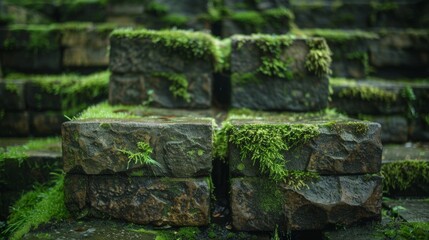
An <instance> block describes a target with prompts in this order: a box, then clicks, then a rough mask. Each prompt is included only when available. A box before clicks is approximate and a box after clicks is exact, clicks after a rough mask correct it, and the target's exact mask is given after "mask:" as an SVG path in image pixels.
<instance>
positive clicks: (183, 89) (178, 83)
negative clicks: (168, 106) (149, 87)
mask: <svg viewBox="0 0 429 240" xmlns="http://www.w3.org/2000/svg"><path fill="white" fill-rule="evenodd" d="M152 75H153V76H154V77H161V78H165V79H167V80H169V81H171V85H170V87H169V90H170V92H171V93H172V94H173V96H174V97H181V98H182V99H183V100H185V101H186V102H188V103H189V102H190V101H191V95H190V94H189V92H188V85H189V83H188V80H187V79H186V76H185V75H183V74H177V73H165V72H159V73H153V74H152Z"/></svg>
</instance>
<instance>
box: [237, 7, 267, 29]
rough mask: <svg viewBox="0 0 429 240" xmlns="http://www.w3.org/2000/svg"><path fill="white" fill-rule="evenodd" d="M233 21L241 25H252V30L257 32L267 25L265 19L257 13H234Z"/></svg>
mask: <svg viewBox="0 0 429 240" xmlns="http://www.w3.org/2000/svg"><path fill="white" fill-rule="evenodd" d="M231 20H232V21H234V22H237V23H239V24H245V25H250V26H251V27H252V29H255V30H256V29H258V30H259V29H260V27H261V26H262V25H263V24H264V23H265V20H264V18H263V17H262V15H261V14H260V13H259V12H257V11H242V12H237V13H233V14H232V15H231ZM250 31H251V30H250Z"/></svg>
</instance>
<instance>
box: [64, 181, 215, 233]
mask: <svg viewBox="0 0 429 240" xmlns="http://www.w3.org/2000/svg"><path fill="white" fill-rule="evenodd" d="M65 198H66V200H65V201H66V206H67V207H68V208H69V210H70V211H72V212H73V213H74V214H79V213H78V212H77V211H76V210H81V211H88V212H89V215H90V216H95V217H109V218H117V219H121V220H126V221H128V222H132V223H138V224H154V225H157V226H159V225H170V226H204V225H207V224H208V223H209V218H210V215H209V209H210V187H209V184H208V181H207V179H168V178H141V177H121V176H86V177H84V176H81V175H67V177H66V182H65Z"/></svg>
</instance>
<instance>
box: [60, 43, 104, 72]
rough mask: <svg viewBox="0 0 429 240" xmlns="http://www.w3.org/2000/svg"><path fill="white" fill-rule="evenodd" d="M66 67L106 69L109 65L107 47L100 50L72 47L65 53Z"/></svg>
mask: <svg viewBox="0 0 429 240" xmlns="http://www.w3.org/2000/svg"><path fill="white" fill-rule="evenodd" d="M63 65H64V66H65V67H104V66H106V67H107V66H108V65H109V56H108V52H107V45H106V46H105V47H100V48H85V47H72V48H66V49H64V52H63Z"/></svg>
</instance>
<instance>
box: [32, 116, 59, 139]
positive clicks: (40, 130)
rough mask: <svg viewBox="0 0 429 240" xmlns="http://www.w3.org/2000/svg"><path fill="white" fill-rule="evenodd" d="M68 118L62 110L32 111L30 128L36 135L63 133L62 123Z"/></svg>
mask: <svg viewBox="0 0 429 240" xmlns="http://www.w3.org/2000/svg"><path fill="white" fill-rule="evenodd" d="M66 120H67V119H66V118H65V117H64V113H62V112H49V111H47V112H30V129H31V133H32V135H34V136H53V135H60V134H61V124H62V123H63V122H65V121H66Z"/></svg>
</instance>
